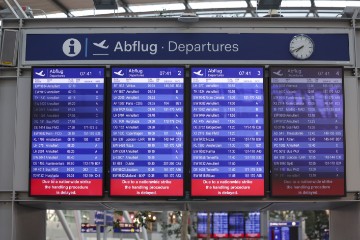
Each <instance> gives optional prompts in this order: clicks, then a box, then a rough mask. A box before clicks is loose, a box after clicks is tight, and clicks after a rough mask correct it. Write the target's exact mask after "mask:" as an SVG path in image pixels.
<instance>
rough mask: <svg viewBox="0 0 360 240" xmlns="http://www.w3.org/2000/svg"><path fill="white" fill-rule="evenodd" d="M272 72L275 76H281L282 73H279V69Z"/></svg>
mask: <svg viewBox="0 0 360 240" xmlns="http://www.w3.org/2000/svg"><path fill="white" fill-rule="evenodd" d="M273 74H275V75H276V76H279V77H282V76H283V75H284V74H283V73H281V69H280V70H279V71H277V72H273Z"/></svg>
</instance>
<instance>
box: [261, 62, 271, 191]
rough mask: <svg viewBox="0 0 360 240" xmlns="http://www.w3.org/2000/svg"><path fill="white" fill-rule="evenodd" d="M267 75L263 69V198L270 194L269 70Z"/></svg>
mask: <svg viewBox="0 0 360 240" xmlns="http://www.w3.org/2000/svg"><path fill="white" fill-rule="evenodd" d="M267 72H268V75H266V74H265V68H264V76H263V79H264V191H265V193H264V196H265V197H267V196H268V193H270V190H271V189H270V188H271V184H270V175H271V169H270V166H271V165H270V161H271V160H270V157H271V152H270V149H271V148H270V146H271V137H270V136H271V134H270V131H271V129H270V121H271V118H270V101H271V100H270V90H269V89H270V73H269V72H270V70H269V69H268V71H267Z"/></svg>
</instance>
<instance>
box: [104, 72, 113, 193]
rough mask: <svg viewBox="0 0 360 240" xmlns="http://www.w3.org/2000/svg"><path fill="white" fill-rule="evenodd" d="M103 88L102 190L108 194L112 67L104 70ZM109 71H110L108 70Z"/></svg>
mask: <svg viewBox="0 0 360 240" xmlns="http://www.w3.org/2000/svg"><path fill="white" fill-rule="evenodd" d="M104 71H105V72H104V84H105V86H104V90H105V96H104V97H105V102H104V112H105V116H104V121H105V123H104V127H105V131H104V144H105V147H104V150H105V154H104V174H105V176H104V192H107V194H108V195H109V194H110V168H111V161H110V157H111V154H110V151H111V147H110V146H111V96H112V94H111V93H112V76H111V74H112V68H110V69H108V68H105V70H104ZM109 71H110V72H109Z"/></svg>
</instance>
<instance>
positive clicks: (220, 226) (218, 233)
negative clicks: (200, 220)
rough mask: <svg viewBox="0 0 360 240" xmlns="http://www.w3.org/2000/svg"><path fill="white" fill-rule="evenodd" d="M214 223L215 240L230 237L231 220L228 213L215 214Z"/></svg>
mask: <svg viewBox="0 0 360 240" xmlns="http://www.w3.org/2000/svg"><path fill="white" fill-rule="evenodd" d="M212 222H213V224H212V225H213V231H212V237H213V238H227V237H228V236H229V228H228V227H229V219H228V213H227V212H214V213H213V217H212Z"/></svg>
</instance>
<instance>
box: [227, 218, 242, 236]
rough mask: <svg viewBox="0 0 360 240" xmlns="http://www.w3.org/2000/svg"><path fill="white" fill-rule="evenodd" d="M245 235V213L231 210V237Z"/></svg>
mask: <svg viewBox="0 0 360 240" xmlns="http://www.w3.org/2000/svg"><path fill="white" fill-rule="evenodd" d="M243 237H245V221H244V213H242V212H230V213H229V238H243Z"/></svg>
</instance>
